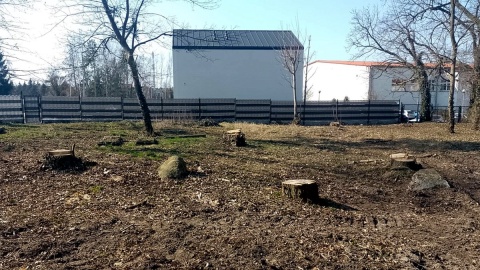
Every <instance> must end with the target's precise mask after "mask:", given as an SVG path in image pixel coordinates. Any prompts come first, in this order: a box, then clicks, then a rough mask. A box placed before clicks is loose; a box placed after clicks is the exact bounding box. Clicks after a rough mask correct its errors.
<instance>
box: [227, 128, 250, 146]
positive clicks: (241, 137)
mask: <svg viewBox="0 0 480 270" xmlns="http://www.w3.org/2000/svg"><path fill="white" fill-rule="evenodd" d="M223 138H224V139H225V140H227V141H229V142H230V143H232V144H234V145H235V146H245V145H247V143H246V141H245V134H244V133H243V132H242V130H241V129H232V130H229V131H227V132H226V133H225V134H224V135H223Z"/></svg>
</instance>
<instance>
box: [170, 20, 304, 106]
mask: <svg viewBox="0 0 480 270" xmlns="http://www.w3.org/2000/svg"><path fill="white" fill-rule="evenodd" d="M172 49H173V83H174V98H176V99H177V98H237V99H272V100H293V91H292V87H291V78H292V75H291V74H290V73H288V71H287V69H286V68H285V67H284V66H283V65H282V62H283V59H282V53H281V51H282V50H285V49H287V50H298V51H299V52H300V53H299V57H298V58H299V59H298V69H297V72H296V76H297V83H296V85H297V89H298V90H297V100H301V98H302V85H303V75H302V74H303V45H302V44H301V43H300V42H299V41H298V39H297V38H296V37H295V35H294V34H293V33H292V32H291V31H243V30H183V29H182V30H178V29H176V30H174V31H173V45H172Z"/></svg>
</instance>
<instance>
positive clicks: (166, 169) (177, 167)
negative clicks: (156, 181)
mask: <svg viewBox="0 0 480 270" xmlns="http://www.w3.org/2000/svg"><path fill="white" fill-rule="evenodd" d="M187 173H188V171H187V164H186V163H185V161H184V160H183V159H182V158H181V157H179V156H171V157H169V158H168V159H167V160H166V161H165V162H164V163H163V164H162V165H161V166H160V168H158V176H160V178H161V179H180V178H183V177H184V176H185V175H187Z"/></svg>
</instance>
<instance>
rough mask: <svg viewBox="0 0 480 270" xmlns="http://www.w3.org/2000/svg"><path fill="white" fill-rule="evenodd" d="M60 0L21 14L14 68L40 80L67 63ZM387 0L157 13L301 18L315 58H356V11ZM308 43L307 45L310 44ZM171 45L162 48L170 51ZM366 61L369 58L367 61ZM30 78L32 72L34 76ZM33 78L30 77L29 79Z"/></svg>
mask: <svg viewBox="0 0 480 270" xmlns="http://www.w3.org/2000/svg"><path fill="white" fill-rule="evenodd" d="M56 1H57V0H43V1H39V2H35V6H34V9H35V12H29V11H24V12H20V13H19V14H18V15H17V16H18V17H19V18H23V21H24V22H23V25H24V27H25V29H27V34H26V35H25V36H24V38H23V39H24V42H23V43H21V44H19V45H20V46H21V47H22V50H23V51H24V53H23V54H22V55H21V56H20V57H19V58H20V59H23V61H20V60H16V61H12V63H11V67H13V68H14V69H21V70H25V69H28V70H36V71H35V72H34V73H32V74H34V76H33V79H34V80H40V79H41V78H42V77H43V76H42V75H40V74H39V73H40V71H42V70H43V71H44V72H45V73H46V72H47V71H48V70H49V69H51V68H52V67H55V66H58V65H59V64H61V62H62V59H63V52H64V48H63V47H62V40H63V39H64V38H65V34H64V33H65V31H66V30H65V29H66V28H68V26H67V27H62V26H59V27H56V28H55V29H54V30H53V31H49V30H50V29H51V28H52V25H54V24H56V22H57V21H56V20H58V19H59V17H55V16H54V15H53V14H51V13H50V11H49V9H48V7H46V6H45V3H47V4H55V3H56ZM381 2H382V0H337V1H327V0H295V1H292V0H219V1H218V7H217V8H214V9H202V8H200V7H197V6H192V5H191V4H190V3H188V1H182V0H162V1H159V2H158V3H157V4H156V5H157V6H155V7H154V8H153V9H152V11H154V12H155V13H159V14H162V15H165V16H167V17H171V18H175V22H176V25H177V27H176V28H181V27H184V28H191V29H205V28H206V29H236V30H294V29H292V27H295V26H294V25H295V24H296V21H297V18H298V24H299V28H300V30H301V31H303V32H304V33H305V32H306V33H307V34H308V35H310V36H311V50H312V51H315V56H314V57H313V60H317V59H322V60H350V59H351V57H352V54H351V53H349V52H347V50H346V46H347V44H346V39H347V36H348V34H349V32H350V29H351V25H350V21H351V16H352V15H351V12H352V10H353V9H361V8H363V7H365V6H368V5H372V4H381ZM305 45H306V44H305ZM168 50H169V48H167V49H159V54H160V55H161V54H162V53H163V54H166V53H167V51H168ZM362 60H363V59H362ZM28 76H30V75H28ZM23 79H25V80H28V79H29V78H28V77H27V78H23Z"/></svg>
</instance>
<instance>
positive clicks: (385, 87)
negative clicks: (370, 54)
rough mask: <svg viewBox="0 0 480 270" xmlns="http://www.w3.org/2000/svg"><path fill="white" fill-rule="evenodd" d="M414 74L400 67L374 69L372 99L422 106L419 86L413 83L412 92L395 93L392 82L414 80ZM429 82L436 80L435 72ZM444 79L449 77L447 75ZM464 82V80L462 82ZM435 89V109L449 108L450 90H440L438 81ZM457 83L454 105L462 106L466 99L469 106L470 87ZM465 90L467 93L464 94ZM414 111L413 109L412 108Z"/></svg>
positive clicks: (433, 95)
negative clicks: (398, 101)
mask: <svg viewBox="0 0 480 270" xmlns="http://www.w3.org/2000/svg"><path fill="white" fill-rule="evenodd" d="M412 75H413V72H412V71H411V70H409V69H407V68H400V67H390V68H388V69H385V68H382V67H373V68H372V77H373V79H372V90H373V91H372V93H373V94H372V99H375V100H400V101H401V102H402V103H404V104H420V103H421V100H420V92H419V91H418V84H416V83H415V82H412V85H411V87H413V88H411V89H408V87H407V89H408V90H410V91H393V90H394V87H393V86H392V80H395V79H402V78H403V79H407V80H408V79H409V78H412ZM428 75H429V80H435V77H437V76H436V75H437V73H435V71H433V70H432V71H430V72H429V74H428ZM443 77H445V78H446V77H447V75H446V74H444V75H443ZM460 81H462V80H460ZM434 84H435V85H434V87H433V89H430V91H431V95H432V99H431V104H432V106H433V107H445V106H448V95H449V91H448V89H442V90H440V89H439V88H442V87H439V82H438V79H437V80H436V81H435V82H434ZM463 84H465V85H462V83H461V82H456V86H455V94H454V95H455V96H454V103H455V106H461V105H462V99H464V102H463V105H464V106H467V105H468V98H469V94H468V93H469V91H468V90H467V89H469V86H468V85H466V83H463ZM462 90H465V92H462ZM412 109H413V108H412Z"/></svg>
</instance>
